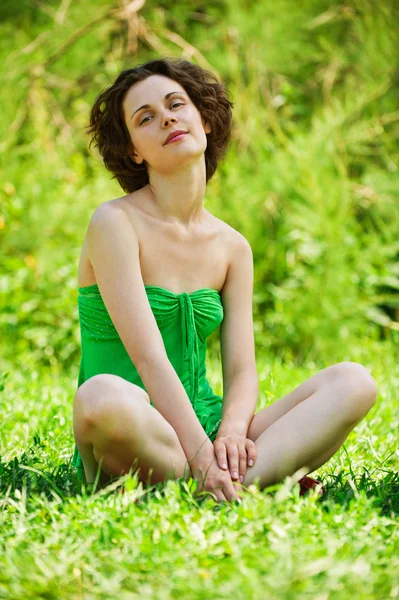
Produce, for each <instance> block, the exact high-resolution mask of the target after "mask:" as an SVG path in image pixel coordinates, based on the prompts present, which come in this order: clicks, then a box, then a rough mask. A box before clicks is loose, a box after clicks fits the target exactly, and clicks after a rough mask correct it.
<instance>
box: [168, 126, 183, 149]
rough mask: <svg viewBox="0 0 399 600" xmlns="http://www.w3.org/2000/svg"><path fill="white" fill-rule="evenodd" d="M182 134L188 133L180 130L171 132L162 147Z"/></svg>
mask: <svg viewBox="0 0 399 600" xmlns="http://www.w3.org/2000/svg"><path fill="white" fill-rule="evenodd" d="M183 133H188V131H183V130H182V129H177V130H176V131H172V132H171V133H170V134H169V135H168V137H167V138H166V141H165V144H164V146H166V144H167V143H168V142H169V141H170V140H171V139H173V138H174V137H177V136H178V135H181V134H183Z"/></svg>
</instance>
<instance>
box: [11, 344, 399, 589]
mask: <svg viewBox="0 0 399 600" xmlns="http://www.w3.org/2000/svg"><path fill="white" fill-rule="evenodd" d="M257 364H258V373H259V376H260V382H261V393H260V398H259V404H258V407H257V410H260V409H261V408H263V407H264V406H266V405H268V404H271V403H272V402H274V401H276V400H277V399H278V398H280V397H281V396H283V395H284V394H286V393H288V392H289V391H291V390H292V389H294V388H295V387H296V386H297V385H299V384H300V383H301V382H302V381H304V380H306V379H307V378H308V377H310V376H311V375H312V374H314V373H315V372H317V371H318V370H319V368H320V367H319V368H313V367H312V368H305V367H303V368H298V367H296V368H295V367H293V366H291V365H287V364H282V363H281V362H280V361H279V360H277V359H273V358H272V357H267V358H264V357H257ZM366 364H367V366H369V367H370V364H371V365H372V368H371V370H372V373H373V375H374V377H375V379H376V380H377V383H378V387H379V396H378V400H377V403H376V404H375V406H374V407H373V408H372V410H371V411H370V412H369V413H368V414H367V416H366V418H365V419H364V420H363V421H362V422H361V423H360V424H358V426H357V427H356V428H355V429H354V430H353V431H352V432H351V434H350V435H349V437H348V438H347V440H346V442H345V444H344V446H342V447H341V449H340V450H339V451H338V452H337V453H336V454H335V455H334V456H333V457H332V458H331V459H330V460H329V461H328V462H327V463H326V464H325V465H323V466H322V467H321V468H319V469H318V470H317V471H315V472H314V473H313V476H315V477H318V478H320V479H321V480H322V481H323V483H324V484H325V486H326V488H327V493H326V495H325V497H323V498H322V499H317V497H316V496H315V495H313V493H311V494H310V495H308V496H303V497H300V496H299V486H298V484H294V483H293V482H292V480H291V478H287V479H286V480H285V481H284V482H282V483H280V484H278V485H275V486H272V487H269V488H266V489H264V490H259V487H258V486H257V485H252V486H250V487H249V488H248V489H247V490H246V492H245V493H244V500H243V503H242V504H241V505H238V504H228V503H222V504H217V503H216V502H214V501H213V499H212V498H211V497H210V496H209V495H206V496H204V497H197V496H196V495H195V482H194V481H193V480H190V481H189V482H188V483H187V484H186V483H184V481H182V480H178V481H168V482H167V483H166V484H157V485H153V486H150V487H145V486H143V485H142V484H141V483H140V482H139V481H138V479H137V477H136V475H135V474H133V476H130V475H126V476H124V477H122V478H120V479H117V480H115V481H114V482H113V483H111V484H110V485H109V486H108V487H106V488H104V489H100V490H97V491H95V490H89V489H86V488H85V487H84V485H82V484H80V482H79V480H78V478H77V474H76V472H75V470H74V469H73V467H71V465H70V460H71V456H72V450H73V445H74V439H73V433H72V399H73V394H74V389H75V383H76V376H77V373H75V372H74V373H63V374H61V375H57V374H53V373H50V372H49V371H48V370H42V371H40V372H38V371H36V370H35V366H34V365H33V364H29V358H28V359H27V363H26V364H25V365H24V367H25V368H24V370H23V371H22V370H21V369H20V368H19V365H17V364H15V365H13V366H12V368H11V365H9V364H8V365H7V371H6V373H5V374H3V378H2V382H3V383H2V386H0V387H2V388H3V389H2V391H1V394H2V403H1V407H2V409H1V415H0V416H1V421H2V438H1V441H2V457H1V462H0V488H1V489H0V507H1V511H0V519H1V521H0V523H1V525H0V531H1V536H0V540H1V541H0V544H1V549H0V565H1V569H0V573H1V575H0V598H7V599H9V598H10V599H11V598H13V599H17V598H22V597H23V598H32V599H33V598H34V599H37V598H46V599H53V598H54V599H57V600H61V599H64V598H65V599H68V600H75V599H76V600H78V599H79V600H80V599H81V598H95V599H97V598H112V599H113V598H115V599H116V598H136V597H140V598H175V597H182V598H189V599H190V600H191V599H197V598H198V599H199V598H201V599H202V598H227V597H230V596H231V595H232V594H234V598H243V599H244V598H245V599H247V598H273V599H274V598H276V599H277V598H284V599H295V600H297V599H302V598H318V599H319V600H327V599H332V598H339V599H343V600H344V599H346V598H348V599H350V600H352V599H353V598H362V600H363V599H364V600H367V599H369V598H370V599H371V598H373V599H374V598H384V599H388V598H397V597H398V596H399V577H398V575H399V530H398V527H397V516H398V513H399V476H398V470H397V465H398V457H399V451H398V447H397V431H398V429H399V427H398V426H399V415H398V410H397V401H396V396H397V390H398V381H399V372H398V370H397V366H396V365H395V364H394V360H393V358H392V352H390V351H389V348H388V347H386V348H385V349H384V352H381V353H380V355H376V356H375V357H370V360H369V362H366ZM208 373H209V375H208V376H209V379H210V381H211V382H212V384H213V385H214V389H215V390H217V391H218V392H220V391H221V388H220V385H221V383H220V370H219V366H218V365H217V363H216V362H215V361H214V360H211V361H210V362H209V366H208ZM123 484H124V485H125V486H126V492H125V494H124V495H121V494H119V493H117V492H118V489H117V488H119V487H120V486H122V485H123Z"/></svg>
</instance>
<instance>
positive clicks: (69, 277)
mask: <svg viewBox="0 0 399 600" xmlns="http://www.w3.org/2000/svg"><path fill="white" fill-rule="evenodd" d="M398 13H399V10H398V5H397V3H396V2H395V1H394V0H384V1H383V2H378V3H377V2H373V1H372V0H345V1H344V2H342V1H341V2H338V1H330V0H329V1H327V0H306V1H305V2H295V1H293V0H274V1H273V2H261V1H257V2H249V1H248V0H211V1H209V2H206V3H205V2H203V3H201V2H195V1H193V0H177V1H176V2H175V3H173V4H172V3H170V2H162V1H160V0H137V1H135V2H130V3H129V2H128V0H119V1H117V0H114V1H105V0H97V2H96V3H93V2H89V0H77V1H76V2H72V1H71V0H62V1H60V0H19V1H18V2H13V1H11V0H3V2H2V4H1V6H0V73H1V79H2V85H1V87H0V100H1V107H2V118H1V119H0V236H1V247H0V260H1V265H2V268H1V272H0V299H1V313H0V327H1V336H0V357H1V358H0V361H1V362H0V378H1V379H0V394H1V396H0V398H1V413H0V417H1V420H2V428H1V430H0V435H1V437H0V441H1V453H0V454H1V458H0V492H1V497H0V506H1V507H2V509H3V511H2V513H1V516H0V531H1V532H2V533H3V536H2V538H3V539H4V552H2V553H0V564H2V566H3V567H4V568H3V569H0V572H1V573H3V574H2V575H0V598H20V597H21V595H22V592H23V595H24V596H29V597H32V598H38V597H46V598H57V599H59V598H64V597H65V598H78V597H79V598H81V597H83V596H82V594H83V593H84V592H85V593H89V595H88V596H87V597H93V598H97V597H98V598H100V597H103V596H102V594H103V593H106V592H105V590H108V591H107V597H119V598H131V597H135V596H133V595H129V591H126V595H123V592H122V589H123V586H125V590H130V593H131V594H133V591H134V590H136V589H138V588H137V586H139V588H140V595H141V597H146V595H148V596H151V597H154V596H156V597H162V598H167V597H171V596H169V595H168V594H169V593H170V594H177V593H179V594H183V595H184V593H186V597H189V598H190V599H191V598H197V597H198V598H204V597H210V595H212V597H213V598H218V597H225V596H227V595H230V594H231V592H232V591H233V590H234V594H235V596H236V597H238V598H249V597H259V595H257V594H259V593H260V591H261V592H262V594H265V593H268V594H269V597H271V598H295V599H298V598H302V597H307V598H308V597H314V598H318V600H327V599H329V598H353V596H354V594H355V597H356V592H357V593H358V596H357V597H361V598H362V599H363V598H365V599H366V598H376V597H380V598H397V597H398V596H399V581H398V577H397V573H398V566H399V565H398V559H397V556H398V550H399V548H398V546H399V544H398V534H397V529H396V533H395V528H394V522H395V519H396V515H397V513H398V505H399V492H398V484H397V481H398V477H397V474H398V468H397V465H398V457H399V451H398V443H397V431H398V424H399V418H398V410H397V391H398V385H399V371H398V366H397V365H398V342H399V235H398V233H399V210H398V208H399V207H398V193H399V170H398V162H399V145H398V136H399V109H398V93H399V62H398V53H397V48H398V41H399V20H398V16H399V15H398ZM154 56H184V57H185V58H188V59H189V60H192V61H195V62H196V63H197V64H199V65H201V66H204V67H205V68H207V69H210V70H211V71H213V72H215V73H216V74H217V76H218V77H219V79H220V80H222V81H223V82H224V83H225V84H226V86H227V87H228V89H229V90H230V91H231V94H232V98H233V101H234V104H235V106H234V111H233V114H234V117H233V118H234V128H233V136H232V143H231V147H230V150H229V153H228V155H227V157H226V160H225V161H224V162H223V164H222V165H220V167H219V169H218V171H217V172H216V174H215V176H214V178H213V179H212V180H211V182H210V183H209V185H208V189H207V195H206V202H205V205H206V207H207V208H208V210H210V211H211V212H212V213H214V214H215V215H216V216H218V217H219V218H221V219H222V220H224V221H226V222H228V223H229V224H230V225H232V226H233V227H234V228H236V229H237V230H239V231H240V232H241V233H242V234H243V235H244V236H245V237H246V238H247V239H248V240H249V242H250V243H251V246H252V249H253V253H254V261H255V292H254V321H255V323H254V326H255V340H256V353H257V361H258V371H259V377H260V383H261V395H260V400H259V406H258V410H259V408H263V407H264V406H265V405H267V404H269V403H271V402H274V401H275V400H276V399H278V398H279V397H281V396H282V395H284V394H286V393H288V392H289V391H291V390H292V389H294V387H296V386H297V385H299V383H301V382H302V381H304V380H305V379H306V378H308V377H310V376H311V375H312V374H314V373H315V372H316V371H318V370H319V369H322V368H324V367H326V366H328V365H330V364H334V363H336V362H340V361H344V360H351V361H357V362H361V363H362V364H364V365H365V366H366V367H368V368H369V369H370V371H371V372H372V374H373V376H374V378H375V379H376V381H377V384H378V387H379V399H378V401H377V405H376V407H375V408H374V409H373V410H372V411H371V412H370V414H369V415H368V416H367V418H366V420H365V421H363V422H362V423H361V424H360V425H359V426H358V428H356V430H355V431H354V432H352V434H351V435H350V436H349V438H348V440H347V443H346V444H345V446H344V447H343V448H342V449H341V450H340V451H339V452H338V453H337V454H336V455H335V456H334V458H333V459H331V460H330V461H329V462H328V463H327V465H326V466H325V467H323V468H322V469H320V474H321V478H322V479H323V481H325V482H326V484H327V487H328V498H327V500H326V501H323V503H321V504H320V503H317V504H316V503H315V501H314V499H312V498H306V499H303V498H301V499H300V500H299V498H298V496H297V492H298V489H297V487H294V488H293V489H291V488H289V486H288V488H287V489H288V491H286V492H285V491H284V489H285V488H284V487H280V486H277V488H276V489H278V490H279V491H278V492H277V494H276V495H273V494H272V495H271V496H267V495H264V494H263V493H260V492H259V491H256V489H255V488H253V489H252V492H251V495H250V497H248V501H247V504H246V507H245V508H242V507H240V508H239V509H235V508H231V507H226V506H224V507H222V508H220V507H215V508H214V511H212V510H211V509H210V508H209V507H206V508H205V507H204V508H202V507H201V508H200V507H199V506H197V505H194V504H193V501H192V497H191V495H190V490H189V489H188V488H187V489H186V488H184V486H180V485H178V484H176V485H175V484H174V483H173V484H172V482H170V484H168V485H167V486H166V487H165V489H163V488H160V489H158V490H156V491H147V492H143V490H141V488H140V486H138V485H137V481H136V480H134V479H131V480H130V483H129V486H130V488H131V489H130V492H129V493H128V499H126V496H123V497H119V496H115V495H110V494H108V495H107V494H104V495H105V501H104V503H102V502H100V503H98V502H96V499H97V496H96V497H93V496H91V495H88V496H87V495H86V494H85V493H83V492H82V491H81V489H80V485H79V483H78V481H77V479H76V474H75V472H74V470H73V469H72V467H71V465H70V458H71V456H72V450H73V445H74V440H73V436H72V399H73V395H74V392H75V389H76V385H77V375H78V368H79V360H80V334H79V324H78V316H77V268H78V261H79V256H80V250H81V246H82V242H83V237H84V234H85V231H86V227H87V224H88V221H89V218H90V216H91V214H92V213H93V211H94V210H95V208H96V207H97V206H98V205H99V204H101V203H102V202H104V201H106V200H109V199H111V198H116V197H118V196H121V195H123V194H124V192H123V191H122V190H121V188H120V187H119V186H118V184H117V183H116V182H115V181H112V180H111V175H110V173H109V172H107V171H106V170H105V168H104V166H103V164H102V161H101V159H100V157H99V156H98V155H97V154H96V152H95V151H91V152H89V150H88V140H87V137H86V136H85V133H84V127H85V125H86V124H87V122H88V114H89V110H90V107H91V105H92V102H93V101H94V99H95V97H96V96H97V95H98V93H99V92H100V91H101V89H102V88H103V87H105V86H106V85H108V84H109V83H110V81H112V80H113V79H114V78H115V77H116V75H117V74H118V73H119V72H120V70H122V69H123V68H126V67H130V66H134V65H135V64H138V63H141V62H143V61H145V60H147V59H148V58H152V57H154ZM218 342H219V340H218V336H217V335H215V336H213V338H211V339H210V343H209V368H208V371H209V373H210V380H211V383H212V384H213V388H214V390H215V391H216V392H217V393H222V386H221V373H220V351H219V344H218ZM35 465H36V466H35ZM290 490H291V491H290ZM161 492H162V494H164V495H162V494H161ZM81 493H83V497H81V496H80V495H79V494H81ZM76 494H78V496H76ZM136 498H138V499H139V500H140V499H144V500H145V502H144V503H141V502H138V503H137V505H138V506H136V504H135V503H134V500H135V499H136ZM193 508H195V510H193ZM143 510H144V511H145V512H144V514H143ZM231 516H232V517H233V524H232V523H231V521H230V522H229V521H228V519H229V518H230V517H231ZM150 517H151V518H150ZM121 519H122V520H123V524H121ZM132 520H133V521H134V523H135V525H134V526H133V525H132V523H133V521H132ZM74 522H75V524H74ZM167 523H169V525H167ZM95 526H96V527H97V528H98V529H94V527H95ZM82 527H84V528H85V529H84V531H85V532H87V537H86V533H85V543H84V544H82V539H81V538H82ZM132 536H133V539H134V546H135V549H136V550H135V553H133V554H131V551H132V547H131V544H132ZM114 540H116V541H114ZM179 544H180V545H181V548H180V546H179V548H180V549H179V550H176V547H177V546H176V545H179ZM26 548H30V549H31V550H32V551H31V552H30V553H29V554H28V555H27V553H26ZM170 548H175V549H174V551H173V553H172V554H171V551H170ZM259 549H261V552H260V553H259ZM129 552H130V553H129ZM119 554H120V556H119ZM61 555H62V557H63V560H62V561H61V563H60V561H59V557H60V556H61ZM99 556H101V559H99V558H98V557H99ZM188 556H190V559H191V564H188V563H189V562H190V561H187V557H188ZM115 559H116V560H115ZM222 559H223V560H222ZM98 561H100V562H98ZM60 564H61V565H62V566H60ZM193 565H195V566H196V567H198V569H197V570H196V571H195V569H194V572H193V569H192V566H193ZM108 568H109V569H110V571H109V573H107V569H108ZM130 571H132V572H130ZM112 572H114V574H115V577H114V579H113V580H112V579H111V578H110V573H112ZM171 572H174V573H175V579H174V580H173V581H172V579H171V578H170V573H171ZM16 574H18V575H17V576H16ZM25 574H26V575H25ZM61 586H63V588H62V587H61ZM161 586H162V589H163V590H164V592H163V595H162V594H161V592H160V591H159V590H160V589H161ZM216 586H219V587H216ZM216 590H219V592H217V591H216ZM218 593H219V594H220V595H218ZM90 594H92V595H90ZM113 594H115V595H114V596H113ZM157 594H158V595H157Z"/></svg>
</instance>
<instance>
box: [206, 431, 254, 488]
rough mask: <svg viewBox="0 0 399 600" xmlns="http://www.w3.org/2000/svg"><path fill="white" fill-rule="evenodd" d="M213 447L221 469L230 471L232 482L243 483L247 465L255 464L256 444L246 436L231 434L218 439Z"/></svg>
mask: <svg viewBox="0 0 399 600" xmlns="http://www.w3.org/2000/svg"><path fill="white" fill-rule="evenodd" d="M213 447H214V451H215V457H216V460H217V463H218V465H219V467H220V468H221V469H223V470H227V469H229V470H230V475H231V478H232V480H235V481H237V480H239V481H240V482H241V483H242V482H243V480H244V477H245V473H246V470H247V465H248V466H252V465H254V464H255V460H256V446H255V443H254V442H253V441H252V440H250V439H248V438H247V437H246V435H245V434H242V433H235V432H231V433H225V434H222V435H220V436H219V437H217V438H216V439H215V441H214V442H213ZM227 461H228V462H227ZM239 487H241V485H240V486H239Z"/></svg>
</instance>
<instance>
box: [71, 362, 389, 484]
mask: <svg viewBox="0 0 399 600" xmlns="http://www.w3.org/2000/svg"><path fill="white" fill-rule="evenodd" d="M376 396H377V388H376V384H375V381H374V379H373V378H372V376H371V374H370V373H369V371H368V370H367V369H365V368H364V367H363V366H362V365H360V364H358V363H352V362H343V363H338V364H336V365H332V366H330V367H327V368H326V369H323V370H321V371H319V372H318V373H316V374H315V375H313V377H311V378H309V379H308V380H306V381H305V382H304V383H302V384H301V385H299V386H298V387H297V388H295V389H294V390H293V391H292V392H290V393H289V394H287V395H286V396H283V397H282V398H280V399H279V400H277V401H276V402H274V403H273V404H272V405H271V406H268V407H266V408H265V409H263V410H261V411H259V412H258V413H257V414H255V415H254V416H253V418H252V420H251V423H250V425H249V428H248V432H247V436H248V438H249V439H252V440H253V441H254V442H255V444H256V447H257V460H256V462H255V465H254V466H253V467H248V468H247V471H246V473H245V477H244V481H243V486H248V485H250V484H251V483H253V482H254V481H255V479H256V478H259V485H260V488H261V489H262V488H263V487H266V486H268V485H273V484H274V483H278V482H279V481H281V480H283V479H284V477H286V476H287V475H292V474H294V473H295V472H296V471H297V470H298V469H300V468H302V467H304V466H306V468H307V472H308V473H310V472H312V471H314V470H315V469H317V468H318V467H320V466H321V465H322V464H324V463H325V462H327V460H329V458H331V456H332V455H333V454H334V453H335V452H336V451H337V450H338V449H339V447H340V446H341V445H342V444H343V442H344V441H345V439H346V438H347V436H348V435H349V433H350V431H351V430H352V429H353V428H354V427H355V426H356V424H357V423H358V422H359V421H360V420H362V419H363V418H364V416H365V415H366V414H367V412H368V411H369V410H370V408H371V407H372V406H373V405H374V403H375V400H376ZM74 436H75V441H76V444H77V446H78V450H79V453H80V454H81V456H82V460H83V465H84V469H85V475H86V479H87V482H88V483H92V482H94V480H95V477H96V473H97V469H98V466H99V462H100V461H102V462H101V477H100V484H102V485H106V484H107V482H109V481H110V480H111V479H112V478H113V477H118V476H120V475H123V474H124V473H127V472H128V471H129V469H130V467H131V466H132V464H133V462H134V460H135V458H138V460H139V467H140V471H139V478H140V480H141V481H145V482H146V481H147V480H148V478H149V477H150V478H151V482H152V483H157V482H158V481H164V480H165V479H168V478H180V477H182V476H183V475H184V476H185V479H186V480H187V479H188V478H189V477H190V474H191V473H190V468H189V465H188V462H187V460H186V457H185V454H184V452H183V449H182V447H181V445H180V442H179V440H178V437H177V434H176V432H175V431H174V429H173V428H172V426H171V425H170V424H169V423H168V422H167V421H166V419H164V417H163V416H162V415H161V414H160V413H159V412H158V411H157V410H156V409H155V408H154V407H152V406H151V405H150V403H149V398H148V395H147V393H146V392H145V391H144V390H142V389H141V388H139V387H138V386H135V385H133V384H131V383H129V382H127V381H125V380H124V379H123V378H121V377H118V376H116V375H111V374H103V375H96V376H94V377H92V378H90V379H89V380H87V381H86V382H85V383H84V384H83V385H82V386H81V387H80V388H79V390H78V392H77V393H76V395H75V401H74Z"/></svg>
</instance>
